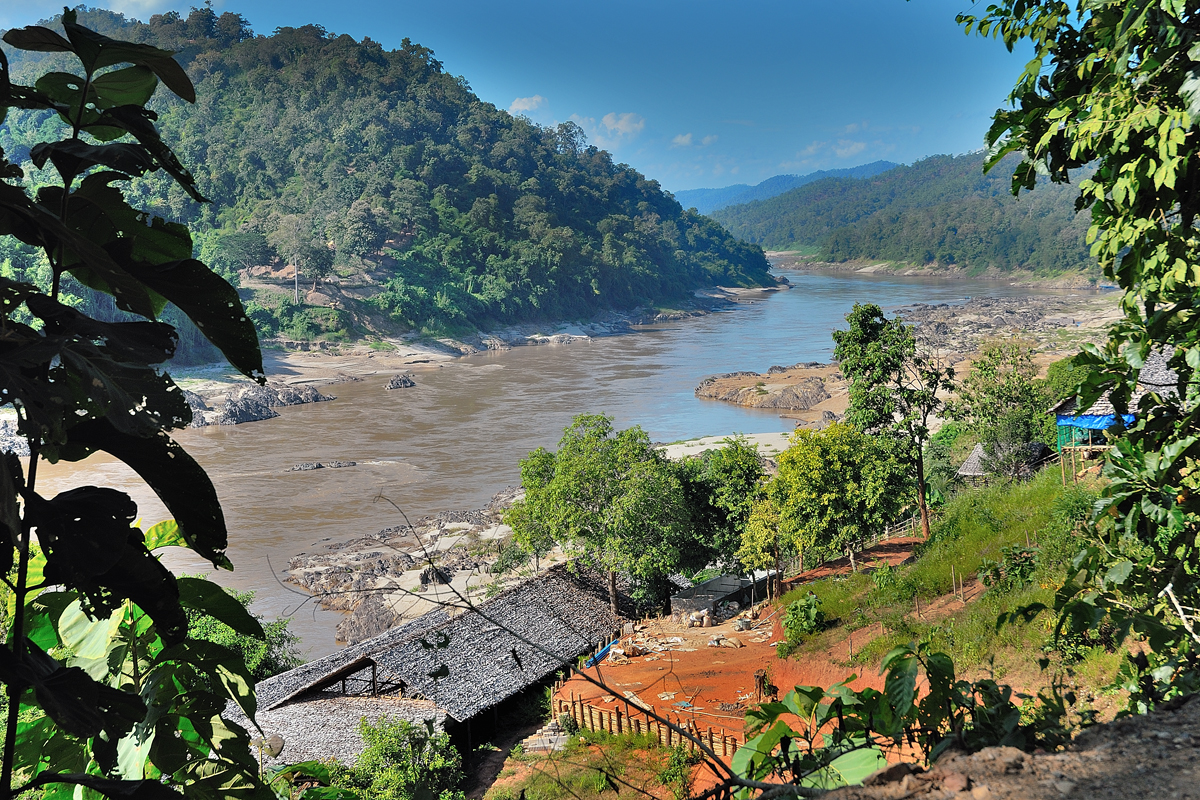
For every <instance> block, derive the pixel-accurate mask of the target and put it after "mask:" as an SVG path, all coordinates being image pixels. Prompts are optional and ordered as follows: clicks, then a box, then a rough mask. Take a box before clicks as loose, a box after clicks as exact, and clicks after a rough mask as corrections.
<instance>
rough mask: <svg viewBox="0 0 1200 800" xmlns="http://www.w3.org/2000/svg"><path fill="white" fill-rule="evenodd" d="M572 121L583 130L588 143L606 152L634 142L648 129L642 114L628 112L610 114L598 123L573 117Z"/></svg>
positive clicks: (575, 115)
mask: <svg viewBox="0 0 1200 800" xmlns="http://www.w3.org/2000/svg"><path fill="white" fill-rule="evenodd" d="M571 121H572V122H574V123H575V124H577V125H578V126H579V127H581V128H583V131H584V133H586V134H587V137H588V141H590V142H592V144H594V145H596V146H597V147H600V148H602V149H605V150H614V149H616V148H618V147H620V146H621V145H623V144H627V143H628V142H631V141H633V140H634V139H636V138H637V135H638V134H639V133H641V132H642V130H643V129H644V128H645V127H646V120H645V118H643V117H642V116H641V115H640V114H634V113H633V112H632V111H627V112H625V113H622V114H617V113H615V112H611V111H610V112H609V113H607V114H605V115H604V116H603V117H601V118H600V122H599V123H597V122H596V118H595V117H581V116H579V115H578V114H572V115H571Z"/></svg>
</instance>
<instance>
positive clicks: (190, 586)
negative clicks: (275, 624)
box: [178, 578, 266, 639]
mask: <svg viewBox="0 0 1200 800" xmlns="http://www.w3.org/2000/svg"><path fill="white" fill-rule="evenodd" d="M178 580H179V600H180V602H181V603H183V607H184V608H190V609H192V610H193V611H197V612H199V613H201V614H207V615H209V616H210V617H213V618H214V619H217V620H219V621H221V622H224V623H225V624H226V625H228V626H229V627H231V628H233V629H234V630H235V631H237V632H238V633H243V634H245V635H246V636H251V637H253V638H255V639H262V638H264V637H265V636H266V634H265V633H263V629H262V625H260V624H259V622H258V620H256V619H255V618H254V617H253V616H252V615H251V614H250V612H249V611H247V610H246V607H245V606H243V605H242V604H241V603H240V602H238V600H237V598H235V597H234V596H233V595H231V594H229V592H227V591H225V590H224V589H222V588H221V587H220V586H218V585H217V584H215V583H213V582H212V581H208V580H205V579H203V578H179V579H178Z"/></svg>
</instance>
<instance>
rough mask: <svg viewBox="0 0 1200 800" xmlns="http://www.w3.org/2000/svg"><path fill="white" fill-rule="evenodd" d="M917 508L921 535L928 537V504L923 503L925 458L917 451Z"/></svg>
mask: <svg viewBox="0 0 1200 800" xmlns="http://www.w3.org/2000/svg"><path fill="white" fill-rule="evenodd" d="M917 508H919V509H921V535H922V536H924V537H925V538H926V539H928V538H929V506H927V505H925V459H924V458H923V457H922V455H921V451H920V450H918V451H917Z"/></svg>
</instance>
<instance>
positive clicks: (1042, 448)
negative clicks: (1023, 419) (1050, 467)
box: [957, 442, 1050, 483]
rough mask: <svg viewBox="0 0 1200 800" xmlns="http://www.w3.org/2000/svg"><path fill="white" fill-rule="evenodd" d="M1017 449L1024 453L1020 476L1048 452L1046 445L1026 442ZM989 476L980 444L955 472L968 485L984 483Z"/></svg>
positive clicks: (986, 460) (984, 452) (1008, 451)
mask: <svg viewBox="0 0 1200 800" xmlns="http://www.w3.org/2000/svg"><path fill="white" fill-rule="evenodd" d="M1017 447H1021V448H1024V449H1025V451H1026V453H1025V460H1024V462H1023V465H1022V468H1021V471H1022V474H1025V472H1026V470H1030V469H1032V468H1033V467H1034V466H1036V465H1037V464H1039V463H1040V462H1041V461H1042V460H1043V459H1045V458H1046V457H1047V454H1048V453H1049V452H1050V448H1048V447H1046V445H1044V444H1042V443H1041V442H1027V443H1025V444H1022V445H1017ZM1011 452H1013V451H1011V450H1004V451H1003V453H1005V454H1007V453H1011ZM991 474H992V470H990V469H988V456H987V452H986V451H985V450H984V449H983V443H982V442H980V443H979V444H977V445H975V449H974V450H972V451H971V454H970V455H969V456H967V460H966V461H964V462H963V463H962V466H961V467H959V468H958V472H957V475H958V477H959V478H961V479H963V480H965V481H967V482H968V483H980V482H986V480H987V477H988V476H989V475H991Z"/></svg>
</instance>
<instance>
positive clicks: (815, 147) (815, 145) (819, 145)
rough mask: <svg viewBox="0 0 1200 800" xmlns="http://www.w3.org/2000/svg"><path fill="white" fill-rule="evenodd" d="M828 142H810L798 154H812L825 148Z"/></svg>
mask: <svg viewBox="0 0 1200 800" xmlns="http://www.w3.org/2000/svg"><path fill="white" fill-rule="evenodd" d="M825 145H826V142H810V143H809V145H808V147H806V148H804V149H803V150H801V151H800V152H799V153H798V154H797V155H801V156H811V155H814V154H815V153H817V152H818V151H820V150H824V149H825Z"/></svg>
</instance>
